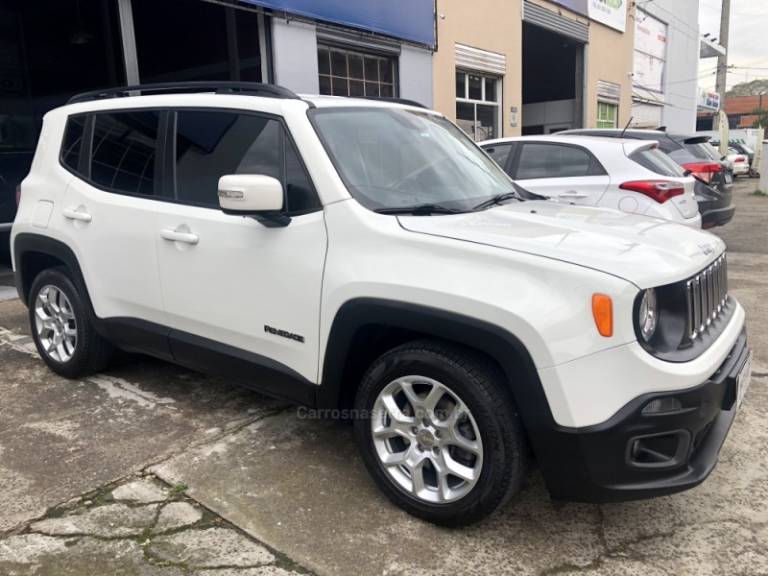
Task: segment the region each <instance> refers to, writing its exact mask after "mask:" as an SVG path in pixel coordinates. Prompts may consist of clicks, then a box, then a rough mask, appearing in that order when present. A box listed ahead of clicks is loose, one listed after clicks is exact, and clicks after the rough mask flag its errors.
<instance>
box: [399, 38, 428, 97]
mask: <svg viewBox="0 0 768 576" xmlns="http://www.w3.org/2000/svg"><path fill="white" fill-rule="evenodd" d="M399 64H400V65H399V69H400V98H407V99H408V100H415V101H416V102H419V103H421V104H424V106H426V107H427V108H432V106H433V103H432V101H433V97H432V51H431V50H424V49H422V48H415V47H413V46H408V45H405V44H404V45H403V46H402V49H401V52H400V62H399Z"/></svg>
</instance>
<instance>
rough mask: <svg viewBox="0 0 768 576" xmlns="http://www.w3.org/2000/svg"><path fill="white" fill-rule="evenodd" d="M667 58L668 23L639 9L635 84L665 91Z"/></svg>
mask: <svg viewBox="0 0 768 576" xmlns="http://www.w3.org/2000/svg"><path fill="white" fill-rule="evenodd" d="M666 58H667V25H666V24H665V23H664V22H662V21H661V20H659V19H657V18H654V17H653V16H651V15H650V14H648V13H647V12H644V11H643V10H639V9H638V11H637V15H636V18H635V56H634V64H635V66H634V78H633V81H634V84H635V86H637V87H639V88H643V89H644V90H651V91H652V92H661V93H663V92H664V71H665V68H666Z"/></svg>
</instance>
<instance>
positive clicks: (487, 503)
mask: <svg viewBox="0 0 768 576" xmlns="http://www.w3.org/2000/svg"><path fill="white" fill-rule="evenodd" d="M355 408H356V412H357V415H358V417H357V418H356V420H355V436H356V439H357V442H358V445H359V447H360V450H361V452H362V457H363V460H364V462H365V465H366V467H367V469H368V471H369V472H370V473H371V475H372V476H373V478H374V480H375V482H376V483H377V485H378V486H379V488H380V489H381V490H382V491H383V492H384V493H385V494H386V495H387V496H388V497H389V499H390V500H392V501H393V502H394V503H395V504H397V505H398V506H400V507H401V508H403V509H404V510H406V511H407V512H409V513H410V514H413V515H414V516H418V517H419V518H423V519H425V520H428V521H430V522H434V523H436V524H441V525H444V526H460V525H466V524H470V523H472V522H476V521H478V520H480V519H482V518H484V517H485V516H487V515H488V514H490V513H491V512H493V511H494V510H495V509H496V508H498V507H499V506H500V505H502V504H503V503H504V502H505V501H506V500H507V499H508V498H510V497H511V496H512V495H513V494H515V493H517V492H518V491H519V490H520V488H521V485H522V483H523V480H524V478H525V475H526V472H527V456H526V455H527V448H526V442H525V434H524V432H523V428H522V425H521V422H520V418H519V416H518V414H517V409H516V407H515V405H514V401H513V399H512V397H511V395H510V394H509V392H508V390H507V389H506V388H505V386H504V377H503V375H502V374H501V372H500V370H499V369H498V368H497V367H496V366H495V365H494V364H493V363H492V362H490V361H489V360H488V359H486V358H485V357H484V356H482V355H480V354H478V353H475V352H474V351H471V350H467V349H464V348H461V347H459V346H454V345H451V344H447V343H440V342H433V341H418V342H412V343H408V344H405V345H403V346H400V347H398V348H395V349H394V350H391V351H390V352H387V353H386V354H384V355H383V356H381V357H380V358H379V359H378V360H376V361H375V362H374V363H373V365H372V366H371V367H370V368H369V370H368V372H367V373H366V375H365V376H364V378H363V381H362V383H361V385H360V388H359V390H358V392H357V397H356V400H355Z"/></svg>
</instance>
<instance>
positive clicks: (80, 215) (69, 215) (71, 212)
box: [62, 208, 93, 222]
mask: <svg viewBox="0 0 768 576" xmlns="http://www.w3.org/2000/svg"><path fill="white" fill-rule="evenodd" d="M62 214H63V215H64V218H66V219H67V220H77V221H78V222H90V221H91V220H93V216H91V215H90V214H88V212H86V211H84V210H80V209H77V208H65V209H64V210H63V211H62Z"/></svg>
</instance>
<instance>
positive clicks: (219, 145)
mask: <svg viewBox="0 0 768 576" xmlns="http://www.w3.org/2000/svg"><path fill="white" fill-rule="evenodd" d="M227 174H263V175H266V176H272V177H273V178H277V179H278V180H280V181H281V182H282V183H283V186H284V188H285V191H286V210H287V211H288V212H290V213H294V214H295V213H302V212H308V211H311V210H314V209H316V208H318V207H319V205H320V203H319V201H318V199H317V194H316V193H315V191H314V188H313V187H312V184H311V181H310V179H309V176H308V175H307V173H306V170H305V168H304V165H303V164H302V163H301V160H300V159H299V156H298V153H297V152H296V150H295V148H294V146H293V143H292V142H291V141H290V139H289V138H288V137H287V136H286V134H285V132H284V129H283V127H282V125H281V124H280V123H279V122H278V121H277V120H274V119H272V118H267V117H263V116H258V115H255V114H234V113H231V112H218V111H210V112H203V111H189V112H179V113H178V115H177V121H176V198H177V199H178V200H181V201H184V202H187V203H190V204H194V205H198V206H204V207H208V208H218V207H219V198H218V185H219V178H221V177H222V176H225V175H227Z"/></svg>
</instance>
